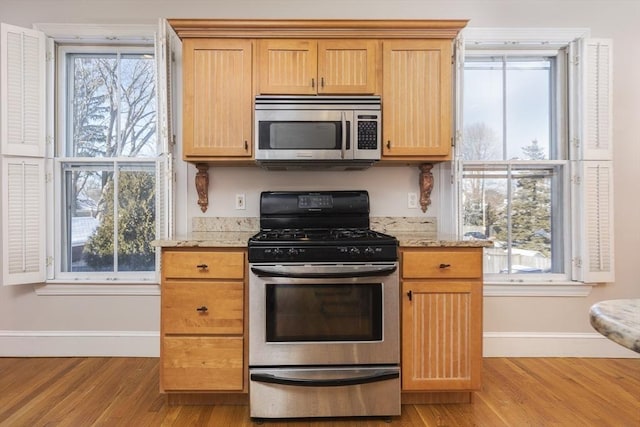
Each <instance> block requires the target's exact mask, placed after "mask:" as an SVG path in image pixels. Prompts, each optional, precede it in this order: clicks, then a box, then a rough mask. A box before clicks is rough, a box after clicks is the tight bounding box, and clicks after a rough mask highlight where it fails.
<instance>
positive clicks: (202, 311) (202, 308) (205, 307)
mask: <svg viewBox="0 0 640 427" xmlns="http://www.w3.org/2000/svg"><path fill="white" fill-rule="evenodd" d="M196 311H199V312H200V313H203V314H204V313H206V312H207V311H209V309H208V308H207V306H206V305H203V306H202V307H198V308H196Z"/></svg>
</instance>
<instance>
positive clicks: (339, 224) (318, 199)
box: [260, 191, 369, 230]
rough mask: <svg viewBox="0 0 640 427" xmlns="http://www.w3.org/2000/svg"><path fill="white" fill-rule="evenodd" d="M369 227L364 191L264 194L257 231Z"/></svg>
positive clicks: (367, 202)
mask: <svg viewBox="0 0 640 427" xmlns="http://www.w3.org/2000/svg"><path fill="white" fill-rule="evenodd" d="M281 228H288V229H299V228H369V193H367V192H366V191H306V192H301V191H265V192H262V194H260V229H261V230H265V229H281Z"/></svg>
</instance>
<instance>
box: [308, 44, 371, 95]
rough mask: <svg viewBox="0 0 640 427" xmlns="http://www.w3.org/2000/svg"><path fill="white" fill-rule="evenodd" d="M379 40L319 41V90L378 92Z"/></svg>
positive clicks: (330, 91)
mask: <svg viewBox="0 0 640 427" xmlns="http://www.w3.org/2000/svg"><path fill="white" fill-rule="evenodd" d="M377 52H378V43H377V42H376V41H373V40H325V41H319V42H318V79H319V87H318V93H321V94H349V93H353V94H373V93H376V83H377V76H376V69H377V64H378V59H377Z"/></svg>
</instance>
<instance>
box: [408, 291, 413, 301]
mask: <svg viewBox="0 0 640 427" xmlns="http://www.w3.org/2000/svg"><path fill="white" fill-rule="evenodd" d="M407 296H408V297H409V301H412V298H413V292H412V291H409V292H407Z"/></svg>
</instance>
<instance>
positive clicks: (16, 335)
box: [0, 331, 160, 357]
mask: <svg viewBox="0 0 640 427" xmlns="http://www.w3.org/2000/svg"><path fill="white" fill-rule="evenodd" d="M74 356H75V357H91V356H106V357H159V356H160V334H159V333H158V332H157V331H0V357H74Z"/></svg>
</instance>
